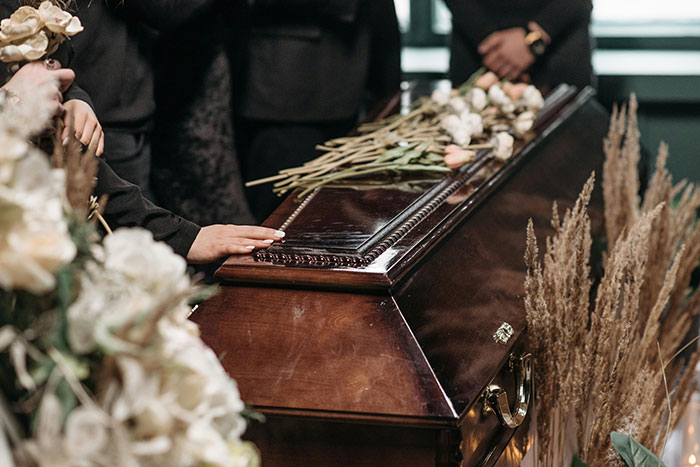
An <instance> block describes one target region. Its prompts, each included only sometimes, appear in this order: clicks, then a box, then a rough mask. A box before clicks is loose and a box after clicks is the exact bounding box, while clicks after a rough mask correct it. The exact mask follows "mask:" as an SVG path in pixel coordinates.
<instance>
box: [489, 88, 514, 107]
mask: <svg viewBox="0 0 700 467" xmlns="http://www.w3.org/2000/svg"><path fill="white" fill-rule="evenodd" d="M488 96H489V99H490V100H491V103H492V104H494V105H496V106H498V107H502V106H503V105H506V104H509V103H511V100H510V98H509V97H508V96H507V95H506V93H505V92H503V89H501V88H500V87H499V86H498V85H497V84H494V85H493V86H491V87H490V88H489V94H488Z"/></svg>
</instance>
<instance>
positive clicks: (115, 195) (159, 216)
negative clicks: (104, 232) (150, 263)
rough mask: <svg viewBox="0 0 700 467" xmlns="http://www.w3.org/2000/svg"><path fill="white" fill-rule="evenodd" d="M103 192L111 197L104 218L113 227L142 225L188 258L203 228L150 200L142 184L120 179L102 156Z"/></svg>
mask: <svg viewBox="0 0 700 467" xmlns="http://www.w3.org/2000/svg"><path fill="white" fill-rule="evenodd" d="M103 195H107V196H108V197H109V198H108V200H107V205H106V206H105V212H104V218H105V220H106V221H107V224H108V225H109V226H110V227H112V228H118V227H143V228H144V229H146V230H150V231H151V232H152V233H153V237H154V238H155V239H156V240H159V241H163V242H165V243H167V244H168V245H170V246H171V247H172V249H173V250H174V251H175V253H177V254H178V255H180V256H182V257H187V253H188V252H189V251H190V247H191V246H192V243H193V242H194V239H195V237H196V236H197V234H198V233H199V230H200V227H199V226H198V225H197V224H194V223H192V222H190V221H188V220H185V219H183V218H182V217H179V216H176V215H175V214H173V213H172V212H170V211H168V210H166V209H163V208H159V207H158V206H156V205H154V204H153V203H151V202H150V201H148V200H147V199H146V198H144V197H143V195H142V194H141V190H140V189H139V187H137V186H136V185H132V184H131V183H129V182H127V181H126V180H123V179H122V178H120V177H119V176H118V175H117V174H115V173H114V171H113V170H112V169H111V168H110V167H109V165H107V163H106V162H105V161H103V160H102V159H100V160H99V168H98V171H97V186H96V187H95V196H97V197H98V198H99V197H101V196H103Z"/></svg>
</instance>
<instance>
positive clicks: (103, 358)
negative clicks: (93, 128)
mask: <svg viewBox="0 0 700 467" xmlns="http://www.w3.org/2000/svg"><path fill="white" fill-rule="evenodd" d="M44 91H46V92H44ZM48 92H49V89H46V90H43V89H25V90H18V94H20V95H21V96H22V98H21V100H20V101H19V102H18V103H9V102H6V103H5V104H4V106H3V107H2V108H0V389H1V391H0V465H3V466H13V465H17V466H18V467H19V466H40V467H48V466H52V467H53V466H66V467H68V466H70V467H72V466H77V465H80V466H163V465H167V466H176V467H177V466H183V467H194V466H222V467H223V466H235V467H238V466H241V467H249V466H257V465H259V455H258V453H257V450H256V449H255V447H254V446H253V445H252V444H250V443H247V442H243V441H241V438H240V437H241V434H242V433H243V432H244V430H245V427H246V422H245V420H244V418H243V416H242V412H243V410H244V405H243V403H242V402H241V399H240V397H239V393H238V390H237V387H236V384H235V382H234V381H233V380H232V379H231V378H229V377H228V375H227V374H226V372H225V371H224V369H223V367H222V366H221V364H220V362H219V360H218V358H217V356H216V355H215V354H214V353H213V352H212V350H211V349H210V348H209V347H207V346H206V345H205V344H204V343H203V342H202V340H201V339H200V337H199V334H198V329H197V326H196V325H195V324H194V323H192V322H190V321H189V320H187V316H188V314H189V312H190V306H189V302H190V301H191V300H193V299H196V298H198V297H200V298H201V296H202V294H203V293H205V292H206V290H204V289H202V288H200V287H197V286H196V285H194V284H193V283H192V282H191V280H190V278H189V276H188V274H187V270H186V268H187V266H186V263H185V261H184V259H182V258H181V257H179V256H177V255H176V254H175V253H173V251H172V250H171V249H170V247H168V246H167V245H165V244H163V243H159V242H155V241H154V240H153V238H152V236H151V234H150V233H149V232H147V231H145V230H141V229H118V230H116V231H115V232H114V234H113V235H109V236H107V237H106V238H105V239H104V241H101V240H100V238H99V235H97V233H96V230H95V228H94V226H93V225H92V224H91V223H88V222H87V221H86V220H85V217H86V216H85V211H86V210H85V209H84V207H85V206H87V202H88V200H87V199H86V197H87V196H89V195H90V190H85V187H84V186H83V185H84V183H85V180H87V179H89V178H90V177H89V176H88V175H86V174H85V173H83V174H82V175H80V174H79V173H69V172H68V171H67V170H65V169H64V168H55V167H52V165H51V163H50V161H49V157H48V156H47V155H46V154H44V153H42V152H41V151H39V150H38V149H36V148H35V147H34V146H32V145H31V144H30V143H29V142H28V141H29V140H30V138H33V137H35V136H36V135H37V134H40V133H41V132H42V131H43V130H44V128H45V127H46V126H48V124H49V120H50V118H51V109H50V108H48V107H46V105H47V104H49V103H50V101H49V99H46V98H45V96H46V95H48ZM69 147H77V148H79V145H78V144H77V142H73V145H72V146H70V145H69ZM56 157H57V156H56V155H54V159H53V160H54V161H55V160H56ZM62 157H63V160H62V163H61V164H60V165H61V166H62V167H68V168H70V171H72V172H81V171H82V172H84V171H85V170H86V167H88V166H89V164H88V163H87V162H86V160H85V159H81V157H84V155H82V154H81V152H80V150H79V149H77V150H75V151H71V150H69V151H67V152H66V153H65V154H62ZM73 157H77V158H78V159H77V162H76V161H73V160H71V158H73ZM88 170H92V169H89V167H88ZM81 197H82V198H83V199H81ZM71 199H72V200H75V201H70V200H71ZM74 203H75V206H76V207H83V210H82V211H81V210H80V209H78V208H75V207H74Z"/></svg>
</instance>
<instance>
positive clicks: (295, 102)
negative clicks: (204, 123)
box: [236, 0, 401, 122]
mask: <svg viewBox="0 0 700 467" xmlns="http://www.w3.org/2000/svg"><path fill="white" fill-rule="evenodd" d="M248 13H249V15H250V17H249V18H248V20H247V21H246V22H247V23H248V24H249V25H250V26H249V29H248V30H247V34H246V36H247V37H245V39H246V40H247V43H245V44H244V45H243V50H244V52H243V57H242V60H241V64H242V70H243V72H242V74H241V76H240V77H239V78H240V79H238V80H237V82H236V84H237V86H239V92H240V98H239V100H238V104H239V115H240V116H241V117H242V118H246V119H252V120H266V121H278V122H324V121H333V120H335V121H338V120H345V119H349V118H353V117H355V116H356V115H357V113H358V111H359V109H360V107H361V105H362V104H363V103H367V101H368V100H369V101H370V103H369V105H371V103H372V102H375V101H376V100H379V99H381V98H383V97H385V96H386V95H387V94H389V93H391V92H393V91H396V90H397V89H398V84H399V81H400V73H401V70H400V54H399V52H400V39H399V32H398V25H397V21H396V14H395V12H394V5H393V2H392V0H344V1H343V0H325V1H324V0H297V1H290V0H255V1H254V2H252V6H251V8H250V11H249V12H248Z"/></svg>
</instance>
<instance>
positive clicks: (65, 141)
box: [63, 136, 70, 146]
mask: <svg viewBox="0 0 700 467" xmlns="http://www.w3.org/2000/svg"><path fill="white" fill-rule="evenodd" d="M69 141H70V138H69V137H67V136H66V137H65V138H63V145H64V146H68V142H69Z"/></svg>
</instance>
